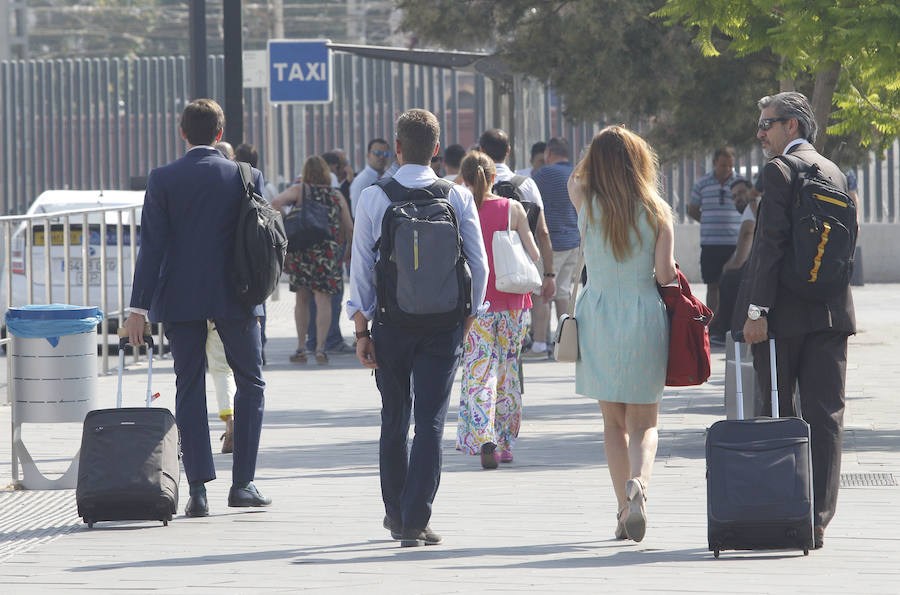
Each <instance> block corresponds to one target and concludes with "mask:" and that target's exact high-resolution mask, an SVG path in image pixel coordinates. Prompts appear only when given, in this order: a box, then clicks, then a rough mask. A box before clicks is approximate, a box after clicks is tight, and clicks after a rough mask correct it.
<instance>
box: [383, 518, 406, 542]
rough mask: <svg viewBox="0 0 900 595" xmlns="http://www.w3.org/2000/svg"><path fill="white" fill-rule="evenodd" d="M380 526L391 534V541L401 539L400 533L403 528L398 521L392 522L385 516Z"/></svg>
mask: <svg viewBox="0 0 900 595" xmlns="http://www.w3.org/2000/svg"><path fill="white" fill-rule="evenodd" d="M381 526H382V527H384V528H385V529H387V530H388V531H390V532H391V539H396V540H399V539H400V538H401V537H402V535H401V533H402V532H403V527H402V526H401V525H400V523H399V522H398V521H395V520H393V519H392V518H391V517H389V516H387V515H385V517H384V521H383V522H382V523H381Z"/></svg>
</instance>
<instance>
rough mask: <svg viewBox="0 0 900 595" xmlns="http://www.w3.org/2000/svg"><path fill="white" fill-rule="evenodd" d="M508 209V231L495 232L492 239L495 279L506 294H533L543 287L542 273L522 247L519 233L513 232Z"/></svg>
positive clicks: (498, 287)
mask: <svg viewBox="0 0 900 595" xmlns="http://www.w3.org/2000/svg"><path fill="white" fill-rule="evenodd" d="M510 207H512V205H509V206H508V207H507V216H506V230H505V231H495V232H494V237H493V238H491V248H492V249H493V252H494V277H495V279H496V283H495V285H496V287H497V291H503V292H506V293H519V294H525V293H531V292H533V291H535V290H536V289H539V288H540V287H541V285H543V281H544V280H543V279H542V278H541V272H540V271H538V268H537V265H535V264H534V262H532V260H531V257H529V256H528V253H527V252H526V251H525V247H524V246H522V240H521V239H520V238H519V232H518V231H511V230H510V229H509V227H510V219H511V217H512V214H511V211H512V209H511V208H510Z"/></svg>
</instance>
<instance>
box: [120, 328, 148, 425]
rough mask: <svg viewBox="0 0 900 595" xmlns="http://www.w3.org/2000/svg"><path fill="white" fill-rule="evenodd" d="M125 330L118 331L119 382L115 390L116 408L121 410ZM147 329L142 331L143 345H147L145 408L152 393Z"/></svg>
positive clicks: (127, 340) (126, 343) (125, 342)
mask: <svg viewBox="0 0 900 595" xmlns="http://www.w3.org/2000/svg"><path fill="white" fill-rule="evenodd" d="M124 330H125V329H119V371H118V376H119V382H118V388H117V389H116V408H118V409H121V408H122V372H123V371H124V370H125V346H126V345H128V342H129V338H128V336H127V335H126V336H124V337H123V336H122V332H123V331H124ZM148 330H149V329H145V330H144V343H146V344H147V398H146V401H147V407H149V406H150V403H151V401H153V392H152V390H151V387H152V385H153V346H154V344H153V337H152V336H151V335H150V333H149V332H148Z"/></svg>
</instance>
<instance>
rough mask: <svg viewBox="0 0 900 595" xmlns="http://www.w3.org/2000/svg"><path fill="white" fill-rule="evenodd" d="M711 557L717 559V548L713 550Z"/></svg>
mask: <svg viewBox="0 0 900 595" xmlns="http://www.w3.org/2000/svg"><path fill="white" fill-rule="evenodd" d="M713 558H715V559H716V560H718V559H719V550H713Z"/></svg>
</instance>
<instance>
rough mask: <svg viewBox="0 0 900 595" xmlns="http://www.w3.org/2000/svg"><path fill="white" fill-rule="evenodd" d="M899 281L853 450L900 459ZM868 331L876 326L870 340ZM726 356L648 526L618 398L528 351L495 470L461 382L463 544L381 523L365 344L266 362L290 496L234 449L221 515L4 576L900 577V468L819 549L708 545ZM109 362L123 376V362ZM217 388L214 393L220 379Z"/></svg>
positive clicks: (449, 507) (673, 581) (148, 529)
mask: <svg viewBox="0 0 900 595" xmlns="http://www.w3.org/2000/svg"><path fill="white" fill-rule="evenodd" d="M896 290H897V287H896V286H888V287H882V286H866V287H865V288H863V289H862V290H861V291H859V292H858V293H857V304H858V308H859V318H860V324H861V327H862V326H865V328H866V331H865V332H864V333H861V334H860V336H858V337H854V338H853V339H851V347H850V360H851V366H852V367H850V369H849V370H848V387H852V390H848V420H852V421H853V425H852V427H851V426H849V425H848V427H850V428H851V429H850V430H849V431H848V432H847V433H846V435H845V438H846V447H845V456H844V465H845V469H847V470H851V469H852V471H853V472H872V471H885V472H893V473H894V474H895V476H898V477H900V433H898V429H900V416H897V415H896V413H897V400H896V399H894V398H893V395H894V393H895V392H896V390H895V385H894V384H892V382H893V380H894V378H895V376H896V375H895V374H894V373H893V370H894V368H895V363H894V360H895V355H893V353H895V352H896V350H893V351H892V350H891V349H885V348H884V345H883V344H888V345H896V343H897V340H896V337H897V336H898V332H897V331H900V305H894V302H893V298H891V296H892V295H894V294H895V293H896ZM285 293H286V292H285ZM288 297H289V296H288ZM286 303H287V302H285V301H282V302H279V306H278V307H276V308H270V310H269V318H270V320H269V334H270V336H271V337H272V340H271V341H270V344H269V346H268V347H267V356H268V357H269V361H272V362H279V361H284V362H286V360H287V356H288V355H289V354H290V353H291V351H292V350H293V349H294V348H295V346H296V338H295V337H293V335H292V333H293V327H292V324H293V323H292V320H291V318H290V309H289V308H288V307H284V308H281V310H284V312H281V310H279V309H278V308H280V307H281V306H282V305H284V304H286ZM279 312H280V313H279ZM346 333H347V334H349V331H346ZM862 337H865V338H866V341H867V342H869V343H872V344H871V345H867V344H861V345H855V344H854V341H857V340H859V339H861V338H862ZM335 359H337V358H335ZM723 369H724V360H723V357H722V354H721V353H716V354H715V358H714V361H713V377H712V378H711V382H710V383H708V384H706V385H704V386H701V387H690V388H679V389H671V390H667V392H666V396H665V398H664V401H663V403H662V407H661V417H660V446H659V457H658V461H657V464H656V465H655V467H654V474H653V478H652V480H651V484H650V490H649V497H650V499H649V500H648V514H649V526H648V533H647V537H646V539H645V540H644V541H643V542H642V543H641V544H634V543H632V542H624V543H623V542H618V541H615V540H614V539H613V538H612V532H613V529H614V526H615V499H614V496H613V493H612V487H611V485H610V483H609V475H608V471H607V469H606V467H605V457H604V453H603V443H602V427H603V422H602V417H601V415H600V411H599V407H598V406H597V404H596V402H594V401H592V400H590V399H585V398H582V397H579V396H577V395H574V394H573V388H574V387H573V383H572V375H573V373H574V365H572V364H561V363H554V362H541V363H537V362H528V363H527V364H526V366H525V374H526V395H525V419H524V421H523V426H522V432H521V437H520V440H519V444H518V445H517V448H516V451H515V452H516V461H515V462H514V463H513V464H512V465H508V466H506V465H504V466H501V468H500V469H499V470H497V471H484V470H482V469H481V468H480V465H479V461H478V458H477V457H473V456H469V455H464V454H461V453H458V452H456V451H455V450H454V446H455V431H456V414H455V409H456V404H457V402H458V394H459V393H458V390H459V387H458V385H457V386H456V387H454V394H453V397H452V398H451V411H450V414H449V415H448V420H447V425H446V432H445V436H444V439H445V440H444V470H445V472H444V475H443V478H442V483H441V488H440V492H439V493H438V496H437V500H436V501H435V507H434V517H433V523H432V524H433V526H434V528H435V529H436V530H437V531H438V532H440V533H441V534H442V535H444V538H445V544H444V545H441V546H435V547H428V548H409V549H401V548H399V547H398V546H397V544H396V542H394V541H392V540H391V539H390V538H389V536H388V534H387V531H385V530H384V529H383V528H382V527H381V518H382V516H383V507H382V504H381V499H380V493H379V487H378V486H379V484H378V458H377V442H378V424H379V405H380V402H379V397H378V394H377V391H376V389H375V386H374V379H373V378H372V377H371V376H370V375H369V374H368V373H367V372H366V371H365V370H362V369H360V368H359V367H357V366H356V365H355V364H354V362H353V360H352V357H348V358H347V361H346V362H343V363H341V364H340V365H334V366H328V367H327V368H317V367H313V366H307V367H306V368H302V369H298V368H297V367H296V366H291V365H288V364H287V363H284V364H279V363H276V364H272V365H269V366H267V367H266V369H265V377H266V380H267V383H268V391H267V404H266V405H267V413H266V420H265V427H264V431H263V435H262V443H261V451H260V458H259V466H258V485H259V486H260V488H261V489H262V490H264V492H265V493H266V494H269V495H271V496H272V497H273V498H274V500H275V502H274V504H273V506H272V507H270V508H268V509H265V510H263V511H255V512H246V511H238V510H235V509H228V508H227V507H226V506H225V501H226V498H227V491H228V486H229V483H230V472H229V457H228V456H227V455H216V457H215V460H216V464H217V469H218V475H219V479H218V480H216V481H214V482H211V483H210V484H208V489H209V495H210V505H211V507H212V516H210V517H208V518H205V519H185V518H183V517H181V516H179V517H178V518H176V519H175V520H173V522H172V523H170V525H169V527H165V528H164V527H162V526H161V524H159V523H105V524H104V523H100V524H98V525H97V526H96V527H95V529H93V530H88V529H86V527H84V526H83V525H79V526H78V527H77V528H75V529H74V530H73V531H72V532H70V533H68V534H65V535H63V536H62V537H58V538H56V539H53V540H52V541H49V542H46V543H42V544H40V545H39V546H36V547H33V548H32V549H30V550H27V551H24V552H22V553H19V554H16V555H14V556H12V557H11V558H9V559H7V560H6V561H4V562H2V563H0V564H2V570H0V592H15V593H19V592H25V593H29V592H33V593H44V592H49V591H60V592H63V591H64V592H78V591H82V590H83V591H102V590H111V591H114V592H120V591H124V590H139V591H140V590H150V589H154V590H158V591H160V592H163V593H184V592H192V593H207V592H209V593H213V592H221V591H222V590H223V589H229V590H232V591H236V592H240V593H244V592H249V593H257V592H259V593H278V592H297V591H304V590H305V591H312V592H317V593H320V592H324V593H331V592H334V593H356V592H362V591H365V592H367V593H373V594H374V593H397V592H414V593H418V592H428V593H471V592H475V591H478V592H487V593H509V592H512V591H528V592H539V593H596V592H598V591H625V590H628V591H638V592H648V593H654V592H690V593H723V592H729V593H784V592H817V593H845V592H866V593H879V594H880V593H896V592H897V589H896V585H897V580H898V578H900V577H898V574H900V570H898V567H897V564H896V562H895V561H896V560H897V559H898V558H900V539H898V537H897V535H896V531H897V527H900V488H896V487H894V488H852V489H843V490H841V494H840V500H839V505H838V513H837V516H836V517H835V520H834V522H833V523H832V525H831V527H829V530H828V533H827V535H826V547H825V549H824V550H822V551H814V552H811V553H810V555H809V556H808V557H804V556H803V555H802V553H799V552H784V551H775V552H723V553H722V556H721V558H720V559H719V560H714V559H713V557H712V554H711V552H709V551H707V548H706V486H705V481H704V471H705V461H704V444H703V443H704V431H705V428H706V427H708V426H709V425H710V424H711V423H713V422H714V421H716V420H717V419H720V418H721V417H723V405H722V374H723ZM157 370H158V371H157ZM145 371H146V369H145V368H143V369H142V368H141V366H137V367H135V368H134V369H133V370H130V371H129V374H128V376H127V386H129V387H135V390H134V391H132V390H131V389H129V390H128V391H126V399H127V402H128V403H129V404H132V403H133V404H136V405H139V404H141V402H142V399H143V387H142V382H141V381H140V378H141V376H142V374H143V372H145ZM101 382H102V383H104V384H105V385H106V386H107V387H110V386H111V387H113V390H114V382H112V383H111V379H110V378H108V377H107V378H102V379H101ZM154 389H155V390H159V391H160V392H161V394H162V397H161V398H160V403H159V404H161V405H163V406H172V404H173V401H174V375H173V374H172V372H171V360H170V359H163V360H161V361H160V362H159V365H158V368H156V369H155V373H154ZM104 390H109V388H105V389H104ZM108 394H109V395H113V398H114V392H109V393H108ZM209 402H210V405H212V406H213V407H214V399H212V396H211V395H210V399H209ZM8 411H9V410H8V408H0V425H3V424H8V421H9V418H8V415H9V413H8ZM210 420H211V421H210V424H211V441H212V442H213V444H214V446H215V445H217V444H218V436H219V434H220V433H221V431H222V424H221V422H220V421H218V420H217V418H216V416H215V412H214V411H210ZM53 440H54V441H55V442H53V443H52V444H51V439H50V437H48V438H47V440H45V441H44V442H42V443H41V444H40V445H41V446H42V447H47V446H52V447H55V446H56V445H57V444H59V445H61V444H62V440H61V437H59V436H58V437H56V438H53ZM38 442H40V440H38ZM8 457H9V442H8V440H0V480H2V481H3V485H5V484H6V483H8V481H9V479H8V478H9V465H8V460H9V458H8ZM2 465H5V466H2ZM182 490H183V493H182V498H181V502H180V505H179V514H180V513H181V512H182V510H183V507H184V504H185V502H186V497H185V495H186V493H187V489H186V485H185V484H184V480H183V478H182ZM3 515H4V511H0V519H2V518H3ZM4 538H5V537H4V536H3V535H2V534H0V540H2V539H4Z"/></svg>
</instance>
